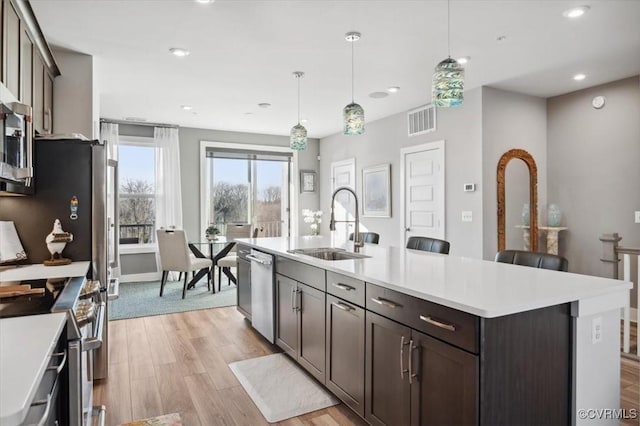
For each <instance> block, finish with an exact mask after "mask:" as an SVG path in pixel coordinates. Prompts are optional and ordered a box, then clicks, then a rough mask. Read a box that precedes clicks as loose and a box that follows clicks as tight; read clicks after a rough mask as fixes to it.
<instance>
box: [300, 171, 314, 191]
mask: <svg viewBox="0 0 640 426" xmlns="http://www.w3.org/2000/svg"><path fill="white" fill-rule="evenodd" d="M300 192H302V193H304V192H316V172H315V171H313V170H300Z"/></svg>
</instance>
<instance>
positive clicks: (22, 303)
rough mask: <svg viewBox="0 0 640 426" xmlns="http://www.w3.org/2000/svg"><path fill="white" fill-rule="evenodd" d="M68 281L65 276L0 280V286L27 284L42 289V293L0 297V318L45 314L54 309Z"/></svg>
mask: <svg viewBox="0 0 640 426" xmlns="http://www.w3.org/2000/svg"><path fill="white" fill-rule="evenodd" d="M68 282H69V280H68V279H67V278H56V279H49V280H46V279H43V280H23V281H10V282H0V287H1V286H5V285H19V284H21V285H25V284H28V285H30V286H31V288H32V289H36V288H43V289H44V293H42V294H35V295H34V294H31V295H23V296H15V297H7V298H4V297H3V298H0V318H9V317H19V316H24V315H37V314H46V313H49V312H53V311H56V310H57V309H55V307H56V304H57V302H58V300H59V298H60V295H61V294H62V293H63V291H64V290H65V288H66V287H67V284H68Z"/></svg>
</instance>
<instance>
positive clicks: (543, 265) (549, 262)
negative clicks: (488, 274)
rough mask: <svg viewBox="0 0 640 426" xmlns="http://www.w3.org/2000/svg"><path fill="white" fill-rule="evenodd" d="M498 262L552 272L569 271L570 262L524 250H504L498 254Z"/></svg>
mask: <svg viewBox="0 0 640 426" xmlns="http://www.w3.org/2000/svg"><path fill="white" fill-rule="evenodd" d="M495 260H496V262H500V263H511V264H513V265H522V266H531V267H533V268H540V269H550V270H552V271H563V272H567V271H568V270H569V261H568V260H567V259H566V258H564V257H562V256H558V255H555V254H549V253H538V252H534V251H524V250H503V251H500V252H498V253H497V254H496V259H495Z"/></svg>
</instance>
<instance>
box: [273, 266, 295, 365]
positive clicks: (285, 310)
mask: <svg viewBox="0 0 640 426" xmlns="http://www.w3.org/2000/svg"><path fill="white" fill-rule="evenodd" d="M296 291H297V283H296V282H295V281H294V280H292V279H291V278H287V277H285V276H283V275H280V274H276V345H278V346H279V347H281V348H282V349H284V351H285V352H286V353H288V354H289V355H291V356H292V357H293V359H296V358H297V356H298V309H297V305H296Z"/></svg>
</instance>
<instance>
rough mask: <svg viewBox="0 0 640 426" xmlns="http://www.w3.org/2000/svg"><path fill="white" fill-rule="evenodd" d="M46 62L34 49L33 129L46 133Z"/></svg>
mask: <svg viewBox="0 0 640 426" xmlns="http://www.w3.org/2000/svg"><path fill="white" fill-rule="evenodd" d="M44 74H45V71H44V62H42V58H41V57H40V54H39V53H37V51H36V50H35V49H34V55H33V129H34V130H36V131H37V132H38V133H45V132H44V128H43V124H44V119H43V117H44Z"/></svg>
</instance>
